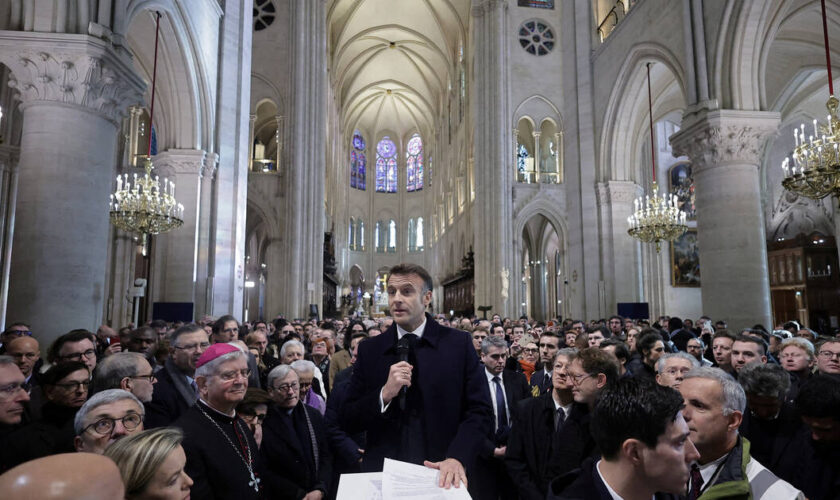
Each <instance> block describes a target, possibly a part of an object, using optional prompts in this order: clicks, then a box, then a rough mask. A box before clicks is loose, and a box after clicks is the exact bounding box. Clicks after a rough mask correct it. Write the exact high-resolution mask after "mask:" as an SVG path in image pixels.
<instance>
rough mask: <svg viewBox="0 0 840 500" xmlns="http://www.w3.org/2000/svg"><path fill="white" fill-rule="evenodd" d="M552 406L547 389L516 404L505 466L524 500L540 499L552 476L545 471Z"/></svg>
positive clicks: (550, 441) (551, 431)
mask: <svg viewBox="0 0 840 500" xmlns="http://www.w3.org/2000/svg"><path fill="white" fill-rule="evenodd" d="M554 413H555V405H554V400H553V399H552V395H551V393H550V392H547V393H545V394H543V395H541V396H539V397H537V398H530V399H524V400H522V401H521V402H520V403H519V408H518V409H517V413H516V415H517V419H516V421H515V422H514V424H513V428H512V429H511V432H510V437H509V438H508V445H507V453H506V454H505V465H506V466H507V470H508V474H510V477H511V479H512V480H513V482H514V483H515V484H516V485H518V487H519V496H520V498H522V499H523V500H538V499H539V500H542V499H544V498H545V493H546V490H547V488H548V482H549V480H550V479H551V478H550V477H549V476H548V474H547V466H548V459H549V457H550V456H551V445H552V435H553V434H554Z"/></svg>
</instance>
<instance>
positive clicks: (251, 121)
mask: <svg viewBox="0 0 840 500" xmlns="http://www.w3.org/2000/svg"><path fill="white" fill-rule="evenodd" d="M256 124H257V115H250V118H249V120H248V171H249V172H253V171H254V140H255V137H254V132H255V130H254V129H255V128H256Z"/></svg>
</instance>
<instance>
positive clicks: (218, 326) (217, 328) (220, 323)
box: [213, 314, 239, 335]
mask: <svg viewBox="0 0 840 500" xmlns="http://www.w3.org/2000/svg"><path fill="white" fill-rule="evenodd" d="M228 321H236V326H237V328H238V327H239V320H237V319H236V318H234V317H233V316H231V315H230V314H225V315H224V316H222V317H221V318H219V319H217V320H216V322H215V323H213V335H218V334H220V333H221V332H222V328H224V327H225V323H227V322H228Z"/></svg>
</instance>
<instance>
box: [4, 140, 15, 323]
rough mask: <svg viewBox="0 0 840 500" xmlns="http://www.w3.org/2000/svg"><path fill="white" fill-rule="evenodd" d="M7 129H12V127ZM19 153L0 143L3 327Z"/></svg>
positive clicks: (10, 257)
mask: <svg viewBox="0 0 840 500" xmlns="http://www.w3.org/2000/svg"><path fill="white" fill-rule="evenodd" d="M6 129H7V130H11V127H6ZM19 154H20V150H19V149H18V148H17V147H15V146H5V145H0V269H2V271H0V325H1V326H2V327H3V328H5V327H6V305H7V302H8V298H9V273H10V271H11V266H12V238H13V237H14V233H15V205H16V204H17V178H18V155H19ZM12 321H14V320H12Z"/></svg>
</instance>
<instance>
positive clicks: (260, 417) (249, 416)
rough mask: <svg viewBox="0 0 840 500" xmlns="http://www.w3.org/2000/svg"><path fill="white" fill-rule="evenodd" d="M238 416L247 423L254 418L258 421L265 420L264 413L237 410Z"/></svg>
mask: <svg viewBox="0 0 840 500" xmlns="http://www.w3.org/2000/svg"><path fill="white" fill-rule="evenodd" d="M239 416H240V417H242V420H244V421H245V422H247V423H249V424H250V423H251V422H253V421H254V420H256V421H257V422H260V423H262V422H263V420H265V413H257V414H250V413H242V412H239Z"/></svg>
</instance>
